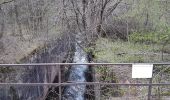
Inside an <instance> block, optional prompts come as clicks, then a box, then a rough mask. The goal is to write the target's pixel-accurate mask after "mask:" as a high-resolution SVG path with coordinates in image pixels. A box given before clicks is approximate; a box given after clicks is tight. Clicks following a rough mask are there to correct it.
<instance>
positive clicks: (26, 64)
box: [0, 62, 170, 66]
mask: <svg viewBox="0 0 170 100" xmlns="http://www.w3.org/2000/svg"><path fill="white" fill-rule="evenodd" d="M132 64H153V65H170V63H169V62H168V63H25V64H0V66H54V65H132Z"/></svg>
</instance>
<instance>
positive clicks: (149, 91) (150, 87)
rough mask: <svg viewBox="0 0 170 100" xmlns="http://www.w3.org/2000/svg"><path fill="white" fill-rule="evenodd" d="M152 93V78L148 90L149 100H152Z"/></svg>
mask: <svg viewBox="0 0 170 100" xmlns="http://www.w3.org/2000/svg"><path fill="white" fill-rule="evenodd" d="M151 92H152V78H150V79H149V88H148V100H151V95H152V94H151Z"/></svg>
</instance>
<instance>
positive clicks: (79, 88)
mask: <svg viewBox="0 0 170 100" xmlns="http://www.w3.org/2000/svg"><path fill="white" fill-rule="evenodd" d="M79 42H80V41H79ZM75 48H76V51H75V55H74V60H73V61H74V63H87V62H88V59H87V54H86V53H85V52H84V51H83V49H82V48H81V47H80V46H79V45H78V43H76V46H75ZM87 69H88V66H87V65H74V66H72V67H71V69H70V73H69V76H68V81H70V82H86V81H87V80H86V77H85V72H86V71H87ZM85 91H86V85H72V86H68V87H66V88H65V91H64V96H63V100H84V99H85V98H84V94H85Z"/></svg>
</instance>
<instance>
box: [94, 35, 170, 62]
mask: <svg viewBox="0 0 170 100" xmlns="http://www.w3.org/2000/svg"><path fill="white" fill-rule="evenodd" d="M161 50H162V48H161V46H160V45H158V44H155V45H152V44H141V43H136V44H133V43H128V42H123V41H121V40H119V41H115V42H113V41H111V40H108V39H105V38H100V39H99V40H98V41H96V47H95V50H94V55H95V59H96V60H97V61H98V62H113V63H118V62H119V63H123V62H161V61H162V60H161V53H160V52H161ZM166 58H167V59H166V61H168V59H169V56H166Z"/></svg>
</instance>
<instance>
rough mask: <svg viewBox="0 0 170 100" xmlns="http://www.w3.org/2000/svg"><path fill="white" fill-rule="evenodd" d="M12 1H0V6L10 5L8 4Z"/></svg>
mask: <svg viewBox="0 0 170 100" xmlns="http://www.w3.org/2000/svg"><path fill="white" fill-rule="evenodd" d="M13 1H14V0H5V1H4V0H3V1H0V6H1V5H3V4H6V3H10V2H13Z"/></svg>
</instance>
